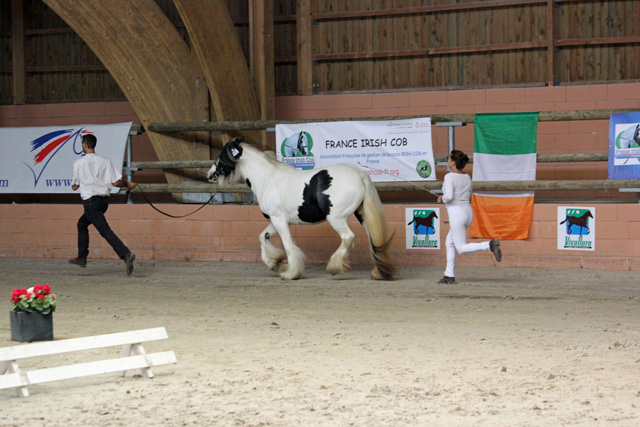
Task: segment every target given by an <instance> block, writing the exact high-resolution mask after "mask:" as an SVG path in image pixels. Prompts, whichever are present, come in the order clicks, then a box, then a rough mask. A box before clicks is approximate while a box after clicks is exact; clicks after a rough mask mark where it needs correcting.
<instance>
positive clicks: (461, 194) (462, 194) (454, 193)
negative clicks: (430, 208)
mask: <svg viewBox="0 0 640 427" xmlns="http://www.w3.org/2000/svg"><path fill="white" fill-rule="evenodd" d="M472 189H473V184H472V182H471V177H470V176H469V175H468V174H466V173H453V172H449V173H448V174H446V175H445V176H444V183H443V184H442V202H443V203H445V204H446V205H469V204H470V203H471V191H472Z"/></svg>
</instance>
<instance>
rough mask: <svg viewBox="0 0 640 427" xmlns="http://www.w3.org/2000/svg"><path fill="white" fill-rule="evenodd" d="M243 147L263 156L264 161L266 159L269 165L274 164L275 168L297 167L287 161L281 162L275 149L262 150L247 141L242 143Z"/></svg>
mask: <svg viewBox="0 0 640 427" xmlns="http://www.w3.org/2000/svg"><path fill="white" fill-rule="evenodd" d="M242 149H243V150H247V151H249V152H251V153H253V154H256V155H257V156H259V157H260V158H262V159H263V160H264V161H266V162H267V163H268V164H269V165H271V166H273V167H274V168H283V167H284V168H293V169H295V168H294V167H293V166H291V165H288V164H286V163H282V162H279V161H278V159H277V158H276V153H275V152H273V151H262V150H259V149H257V148H256V147H254V146H253V145H250V144H247V143H243V144H242Z"/></svg>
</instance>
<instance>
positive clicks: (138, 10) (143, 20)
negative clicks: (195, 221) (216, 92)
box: [44, 0, 210, 183]
mask: <svg viewBox="0 0 640 427" xmlns="http://www.w3.org/2000/svg"><path fill="white" fill-rule="evenodd" d="M44 2H45V3H46V4H47V5H48V6H49V7H51V8H52V9H53V10H54V11H55V12H56V13H57V14H58V15H59V16H60V17H61V18H62V19H64V20H65V21H66V22H67V23H68V24H69V26H71V28H73V30H74V31H75V32H76V33H77V34H78V35H80V36H81V37H82V39H83V40H84V41H85V43H87V45H88V46H89V47H90V48H91V49H92V50H93V52H94V53H95V54H96V55H97V56H98V58H99V59H100V60H101V61H102V63H103V64H104V65H105V67H106V68H107V69H108V70H109V72H110V73H111V75H112V76H113V77H114V79H115V80H116V81H117V82H118V85H119V86H120V88H121V89H122V91H123V92H124V94H125V95H126V97H127V99H128V100H129V102H130V103H131V105H132V107H133V108H134V110H135V112H136V113H137V115H138V117H139V118H140V120H141V122H142V124H143V125H144V126H145V127H146V126H147V125H148V124H149V123H152V122H155V121H158V120H167V121H175V122H189V121H192V120H193V111H194V100H193V98H194V96H193V94H194V83H193V79H192V73H193V70H192V59H191V51H190V50H189V48H188V46H187V44H186V43H185V42H184V40H183V39H182V37H181V36H180V34H179V33H178V32H177V31H176V29H175V27H174V26H173V24H172V23H171V22H170V21H169V19H168V18H167V17H166V15H165V14H164V13H163V12H162V10H161V9H160V8H159V7H158V6H157V4H156V3H155V2H154V1H153V0H135V1H131V0H44ZM194 135H195V134H193V133H192V134H186V135H185V134H183V135H167V134H159V133H154V132H148V136H149V139H150V140H151V143H152V145H153V147H154V149H155V151H156V153H157V155H158V158H159V159H160V160H180V159H190V160H195V159H209V158H210V147H209V143H208V141H207V142H204V143H201V142H198V141H197V140H196V141H194ZM166 175H167V181H169V182H170V183H179V182H182V181H184V180H185V178H201V175H199V174H196V173H195V172H192V171H191V172H187V171H186V170H185V171H172V172H167V174H166Z"/></svg>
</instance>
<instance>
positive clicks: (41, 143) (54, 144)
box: [25, 129, 93, 185]
mask: <svg viewBox="0 0 640 427" xmlns="http://www.w3.org/2000/svg"><path fill="white" fill-rule="evenodd" d="M90 133H93V132H90V131H87V130H84V129H79V130H75V129H60V130H55V131H53V132H48V133H46V134H44V135H42V136H39V137H38V138H36V139H34V140H33V141H31V142H30V145H31V153H32V154H33V167H32V166H30V165H27V164H26V163H25V165H26V166H27V167H28V168H29V169H30V170H31V172H32V173H33V178H34V181H35V184H36V185H37V184H38V181H39V180H40V177H41V176H42V172H44V170H45V169H46V168H47V165H48V164H49V162H51V160H52V159H53V158H54V157H55V155H56V154H57V153H58V152H59V151H60V149H61V148H62V147H64V146H65V145H66V144H67V143H68V142H69V141H72V145H73V152H74V154H79V155H82V154H83V152H82V145H81V141H82V136H83V135H86V134H90ZM77 147H80V148H79V149H78V148H77Z"/></svg>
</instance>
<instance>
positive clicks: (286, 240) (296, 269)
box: [271, 216, 304, 280]
mask: <svg viewBox="0 0 640 427" xmlns="http://www.w3.org/2000/svg"><path fill="white" fill-rule="evenodd" d="M271 224H273V226H274V227H275V229H276V230H277V231H278V233H279V234H280V238H281V239H282V246H284V250H285V252H286V253H287V261H288V264H285V265H283V266H282V268H281V269H280V271H279V272H278V274H279V275H280V277H282V278H283V279H285V280H296V279H301V278H302V277H304V254H303V253H302V251H301V250H300V248H299V247H297V246H296V244H295V242H294V241H293V238H292V237H291V231H290V230H289V222H288V221H287V219H286V218H284V217H283V218H277V217H273V216H271Z"/></svg>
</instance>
